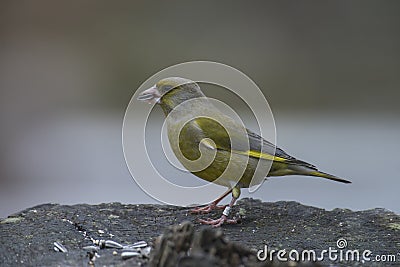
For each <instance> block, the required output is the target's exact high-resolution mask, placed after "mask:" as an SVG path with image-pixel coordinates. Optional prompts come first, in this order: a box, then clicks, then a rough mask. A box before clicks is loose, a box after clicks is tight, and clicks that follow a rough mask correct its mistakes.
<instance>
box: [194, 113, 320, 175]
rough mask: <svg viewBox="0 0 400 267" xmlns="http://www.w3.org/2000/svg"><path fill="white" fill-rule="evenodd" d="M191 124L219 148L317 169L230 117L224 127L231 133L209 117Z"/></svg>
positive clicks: (201, 118) (197, 119)
mask: <svg viewBox="0 0 400 267" xmlns="http://www.w3.org/2000/svg"><path fill="white" fill-rule="evenodd" d="M191 124H192V126H193V127H194V128H195V129H196V130H197V131H199V136H202V137H203V138H210V139H211V140H213V141H214V143H215V146H216V148H217V149H220V150H225V151H230V152H231V153H236V154H241V155H247V156H249V157H253V158H259V159H265V160H273V161H277V162H283V163H287V164H293V165H301V166H305V167H308V168H311V169H316V167H315V166H314V165H312V164H309V163H307V162H304V161H301V160H298V159H296V158H295V157H292V156H290V155H289V154H287V153H286V152H285V151H283V150H282V149H280V148H278V147H276V146H275V145H273V144H272V143H270V142H268V141H267V140H265V139H264V138H262V137H261V136H259V135H258V134H256V133H254V132H252V131H250V130H248V129H243V127H241V126H240V124H238V123H236V122H235V121H233V120H231V119H230V118H229V119H228V118H225V120H224V127H225V128H227V129H228V131H229V133H228V131H227V130H226V129H225V128H224V127H223V126H222V125H221V124H219V123H218V122H217V121H215V120H213V119H211V118H207V117H200V118H196V119H194V120H192V122H191ZM240 128H242V130H240ZM247 140H248V141H247ZM247 142H248V145H247ZM206 145H207V144H206Z"/></svg>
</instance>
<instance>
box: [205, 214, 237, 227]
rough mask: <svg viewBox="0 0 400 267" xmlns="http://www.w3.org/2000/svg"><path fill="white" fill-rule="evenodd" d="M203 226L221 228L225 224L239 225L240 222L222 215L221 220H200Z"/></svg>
mask: <svg viewBox="0 0 400 267" xmlns="http://www.w3.org/2000/svg"><path fill="white" fill-rule="evenodd" d="M199 222H200V223H201V224H207V225H211V226H212V227H220V226H221V225H223V224H224V223H225V224H237V223H238V221H237V220H236V219H228V217H227V216H225V215H222V216H221V218H219V219H216V220H213V219H210V218H208V219H207V220H203V219H199Z"/></svg>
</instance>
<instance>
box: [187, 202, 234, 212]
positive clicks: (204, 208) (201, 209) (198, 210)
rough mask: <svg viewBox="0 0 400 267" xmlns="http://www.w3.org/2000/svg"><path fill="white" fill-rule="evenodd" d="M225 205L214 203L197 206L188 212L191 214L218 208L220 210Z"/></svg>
mask: <svg viewBox="0 0 400 267" xmlns="http://www.w3.org/2000/svg"><path fill="white" fill-rule="evenodd" d="M226 206H227V205H222V206H217V205H215V204H210V205H207V206H204V207H198V208H194V209H191V210H190V213H192V214H206V213H210V212H211V211H213V210H215V209H218V210H222V209H225V207H226Z"/></svg>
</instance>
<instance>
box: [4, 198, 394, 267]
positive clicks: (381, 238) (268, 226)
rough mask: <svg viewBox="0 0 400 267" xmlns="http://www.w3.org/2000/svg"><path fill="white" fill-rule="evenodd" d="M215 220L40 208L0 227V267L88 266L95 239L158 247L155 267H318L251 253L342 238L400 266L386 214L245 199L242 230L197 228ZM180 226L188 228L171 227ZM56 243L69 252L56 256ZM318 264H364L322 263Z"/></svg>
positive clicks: (138, 211)
mask: <svg viewBox="0 0 400 267" xmlns="http://www.w3.org/2000/svg"><path fill="white" fill-rule="evenodd" d="M220 213H221V211H220V210H219V211H215V212H212V213H211V214H208V215H191V214H190V213H189V209H188V208H181V207H173V206H165V205H124V204H120V203H107V204H100V205H85V204H81V205H73V206H66V205H56V204H45V205H40V206H36V207H33V208H29V209H26V210H24V211H21V212H19V213H16V214H13V215H11V216H9V217H8V218H5V219H1V220H0V240H1V242H0V265H1V266H21V265H28V266H57V265H59V266H82V265H87V264H89V262H90V259H89V256H88V253H87V251H85V250H84V249H83V247H85V246H92V245H93V242H92V241H93V240H113V241H115V242H118V243H119V244H121V245H129V244H133V243H134V242H137V241H141V240H144V241H146V242H147V243H148V244H149V245H151V246H153V247H155V249H153V251H152V254H151V257H152V259H153V261H152V262H153V263H158V264H159V265H160V259H164V260H165V262H166V263H167V264H170V265H164V266H235V265H236V266H238V265H244V266H316V264H315V263H303V264H297V265H296V263H295V262H291V263H280V262H279V261H277V260H276V259H275V258H274V261H273V262H270V261H268V260H267V261H264V262H260V261H258V260H257V258H256V252H257V251H258V250H260V249H263V248H264V246H265V245H267V246H268V250H269V251H271V250H272V249H275V250H277V249H286V251H287V252H288V251H290V250H291V249H296V250H298V251H301V250H304V249H308V250H310V249H313V250H315V251H316V252H317V253H319V252H320V251H322V250H323V249H328V248H329V247H332V248H335V249H337V244H336V241H337V240H338V239H340V238H344V239H346V241H347V247H346V249H351V250H355V249H357V250H359V251H364V250H370V251H372V253H373V254H372V256H371V257H373V256H375V255H378V254H379V255H395V257H396V260H397V261H396V262H394V263H393V262H392V263H391V264H392V265H393V266H395V265H399V264H400V255H399V254H398V253H399V250H400V239H399V231H400V216H399V215H396V214H395V213H393V212H390V211H387V210H384V209H373V210H367V211H357V212H353V211H350V210H346V209H334V210H332V211H326V210H323V209H319V208H315V207H309V206H304V205H301V204H299V203H296V202H283V201H281V202H276V203H263V202H261V201H259V200H253V199H243V200H241V201H239V202H238V204H237V205H236V206H235V207H234V208H233V210H232V213H231V214H232V215H233V216H236V217H240V219H241V224H237V225H224V226H223V227H222V228H220V229H217V230H215V229H211V228H210V227H208V226H202V225H199V224H198V223H197V219H198V218H205V217H212V218H217V217H219V216H220ZM185 221H188V223H184V224H181V225H180V226H176V225H178V224H180V223H182V222H185ZM161 234H164V235H163V236H162V237H161V238H158V239H157V237H159V236H160V235H161ZM156 239H157V240H158V241H157V242H156ZM54 242H59V243H60V244H62V245H64V246H65V247H66V249H67V250H68V252H67V253H61V252H56V251H54V248H53V247H54V245H53V244H54ZM163 242H164V243H163ZM155 244H157V245H155ZM159 244H164V245H162V246H160V245H159ZM160 247H162V248H163V249H160ZM113 252H117V253H114V254H116V255H113ZM98 254H99V255H100V256H101V257H96V256H93V255H91V256H92V261H93V260H94V261H93V262H92V263H94V264H95V265H98V266H110V265H113V266H139V265H142V266H143V265H145V266H147V265H149V264H150V263H149V262H150V259H149V258H147V257H132V258H129V259H127V260H123V259H122V257H121V250H119V249H110V248H108V249H107V248H106V249H100V250H99V252H98ZM166 259H168V261H167V260H166ZM320 264H321V265H323V266H324V265H329V264H334V265H335V266H336V265H339V266H349V265H352V266H357V265H362V263H361V262H353V261H352V262H337V261H336V262H332V261H329V260H327V259H325V261H323V262H320ZM367 264H368V266H383V265H384V264H383V263H382V262H380V263H377V262H368V263H367ZM386 264H387V265H390V264H389V263H386Z"/></svg>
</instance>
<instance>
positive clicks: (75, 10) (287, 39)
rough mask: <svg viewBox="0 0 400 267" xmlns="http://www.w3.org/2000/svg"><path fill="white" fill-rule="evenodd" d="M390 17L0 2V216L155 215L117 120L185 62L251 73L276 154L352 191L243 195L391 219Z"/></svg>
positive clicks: (395, 107) (394, 119)
mask: <svg viewBox="0 0 400 267" xmlns="http://www.w3.org/2000/svg"><path fill="white" fill-rule="evenodd" d="M399 12H400V2H399V1H323V2H321V1H268V2H266V1H259V2H256V1H252V2H245V1H242V2H231V1H229V2H226V1H174V2H170V1H169V2H166V1H165V2H161V1H160V2H150V1H143V2H136V1H40V0H39V1H1V2H0V123H1V131H0V160H1V161H0V203H1V206H0V217H5V216H7V215H9V214H11V213H13V212H16V211H18V210H20V209H23V208H28V207H30V206H33V205H36V204H40V203H48V202H54V203H66V204H73V203H100V202H110V201H119V202H124V203H155V202H156V201H155V200H154V199H152V198H151V197H149V196H147V195H146V194H145V193H143V192H142V191H141V190H140V188H139V187H138V186H137V185H136V184H135V182H134V181H133V179H132V178H131V176H130V174H129V172H128V170H127V167H126V164H125V162H124V157H123V152H122V145H121V132H122V120H123V116H124V111H125V109H126V107H127V105H128V103H129V101H130V98H131V97H132V95H133V93H134V92H135V90H136V88H138V87H139V85H140V84H141V83H142V82H144V81H145V80H146V79H147V78H149V77H150V76H151V75H153V74H154V73H156V72H158V71H159V70H161V69H163V68H165V67H168V66H170V65H173V64H177V63H181V62H185V61H193V60H210V61H217V62H221V63H225V64H228V65H231V66H233V67H235V68H237V69H239V70H241V71H243V72H244V73H246V74H247V75H248V76H249V77H250V78H252V79H253V80H254V81H255V82H256V83H257V84H258V85H259V86H260V88H261V89H262V90H263V92H264V94H265V96H266V98H267V99H268V101H269V104H270V106H271V108H272V111H273V112H274V115H275V120H276V126H277V143H278V145H279V146H280V147H282V148H283V149H285V150H287V152H289V153H290V154H292V155H294V156H296V157H298V158H300V159H304V160H307V161H309V162H312V163H314V164H316V165H317V166H319V167H320V168H321V169H322V170H324V171H327V172H330V173H334V174H336V175H338V176H343V177H345V178H348V179H350V180H352V181H353V184H351V185H344V184H338V183H333V182H329V181H325V180H322V179H310V178H304V177H298V176H294V177H286V178H275V179H271V180H270V181H268V182H267V183H265V184H264V186H263V187H262V188H261V189H259V190H258V191H257V192H256V193H254V194H250V195H249V194H246V193H244V194H243V195H244V196H252V197H255V198H261V199H263V200H265V201H278V200H296V201H299V202H302V203H304V204H308V205H314V206H318V207H322V208H326V209H332V208H335V207H342V208H351V209H355V210H359V209H369V208H374V207H384V208H387V209H390V210H393V211H395V212H397V213H399V212H400V207H399V205H398V203H399V200H400V197H399V195H400V194H399V190H398V189H399V186H400V179H399V174H398V168H399V166H400V162H399V156H398V151H400V142H399V136H400V123H399V122H400V116H399V115H400V106H399V104H398V103H399V97H400V90H399V85H400V35H399V33H400V16H399ZM221 98H222V99H223V94H222V95H221ZM159 116H160V122H161V118H162V114H161V112H160V113H159ZM160 122H156V121H155V122H154V123H160ZM139 141H140V140H139ZM187 179H197V178H195V177H187Z"/></svg>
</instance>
